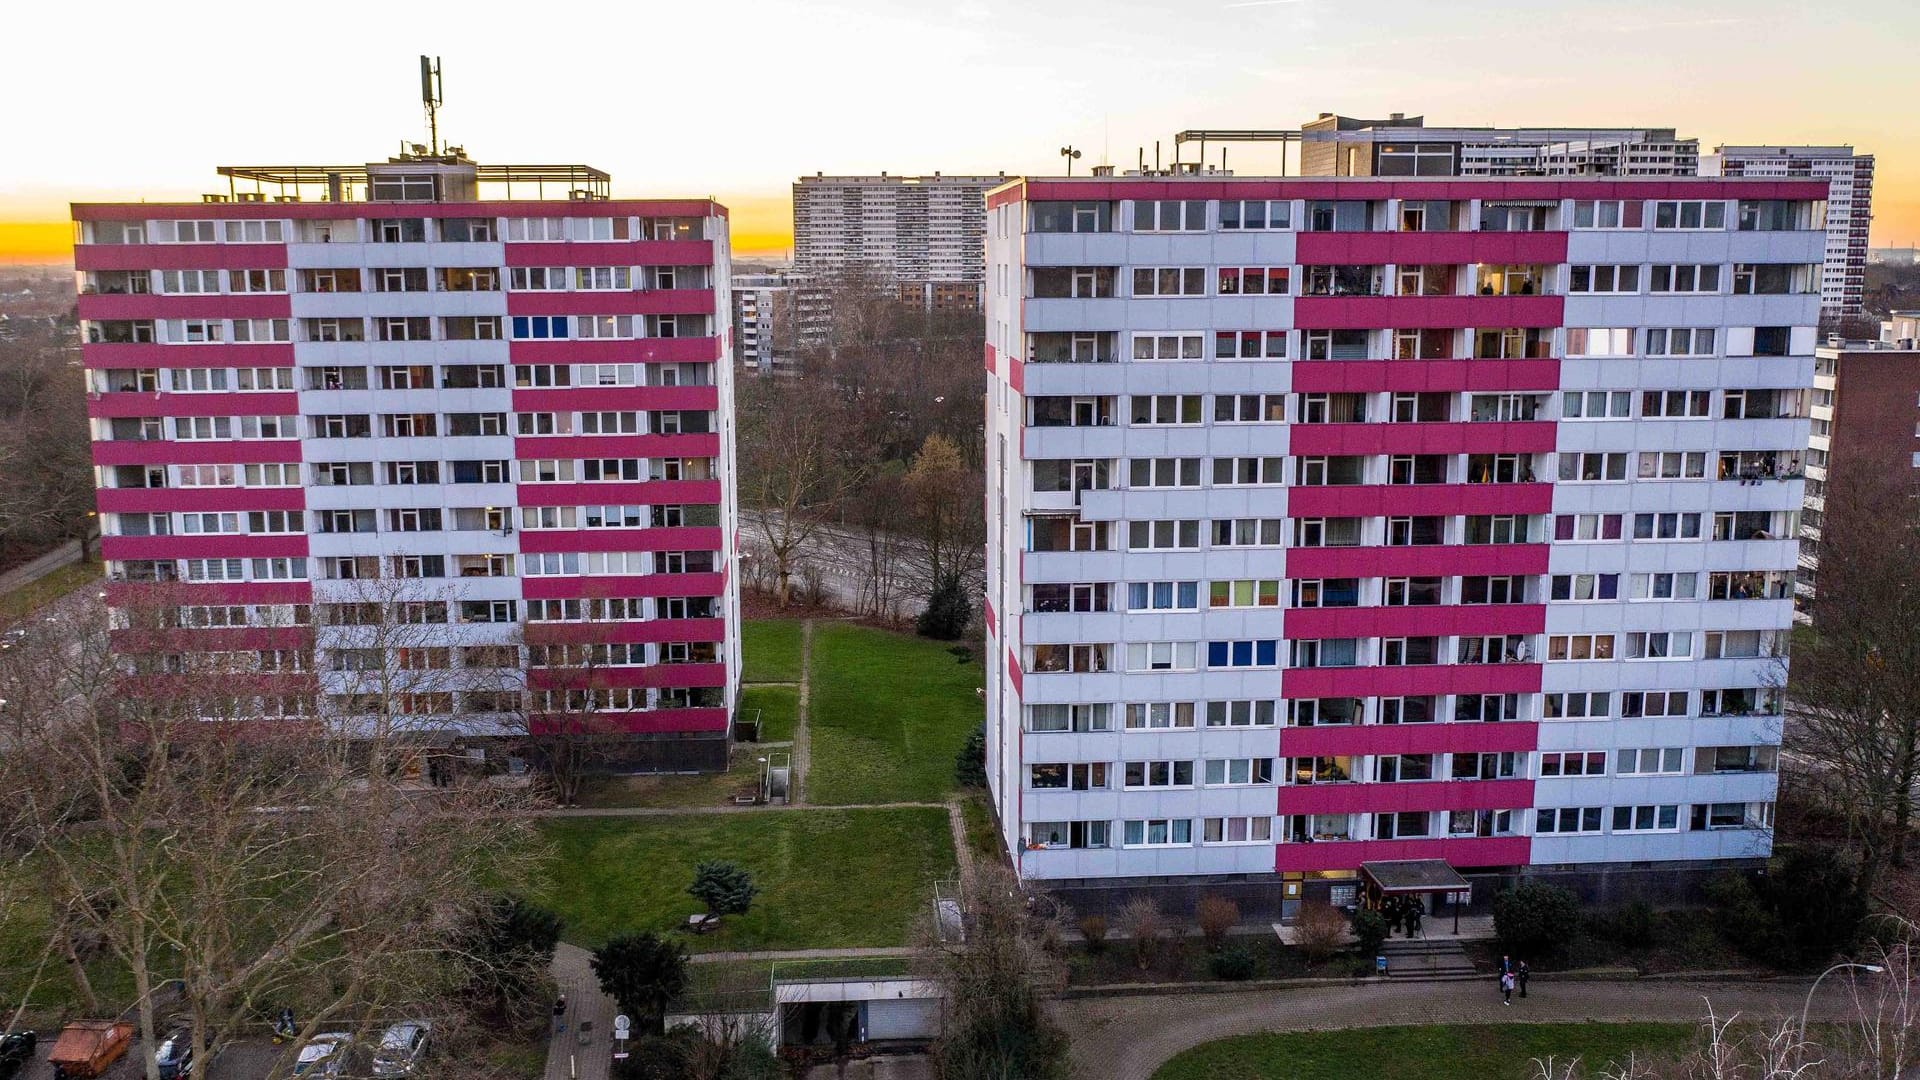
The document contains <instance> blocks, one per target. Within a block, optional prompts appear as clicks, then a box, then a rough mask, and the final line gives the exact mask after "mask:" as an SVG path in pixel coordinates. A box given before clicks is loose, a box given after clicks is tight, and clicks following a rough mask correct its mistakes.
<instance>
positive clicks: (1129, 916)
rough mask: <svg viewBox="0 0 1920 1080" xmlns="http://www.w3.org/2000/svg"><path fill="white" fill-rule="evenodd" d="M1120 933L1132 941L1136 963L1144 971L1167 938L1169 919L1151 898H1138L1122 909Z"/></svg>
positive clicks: (1128, 902)
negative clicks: (1161, 941)
mask: <svg viewBox="0 0 1920 1080" xmlns="http://www.w3.org/2000/svg"><path fill="white" fill-rule="evenodd" d="M1120 932H1121V933H1123V934H1125V935H1127V937H1128V938H1130V939H1132V940H1131V942H1130V944H1132V946H1133V960H1134V963H1136V964H1139V965H1140V969H1141V970H1142V971H1144V970H1146V967H1147V965H1148V964H1149V963H1151V962H1152V960H1153V953H1154V950H1155V949H1157V948H1159V947H1160V939H1161V938H1164V937H1166V936H1167V917H1166V916H1165V915H1163V914H1161V912H1160V905H1159V904H1156V903H1154V902H1153V899H1152V898H1151V897H1146V896H1136V897H1134V898H1133V899H1131V900H1129V901H1127V904H1126V906H1125V907H1123V908H1121V909H1120Z"/></svg>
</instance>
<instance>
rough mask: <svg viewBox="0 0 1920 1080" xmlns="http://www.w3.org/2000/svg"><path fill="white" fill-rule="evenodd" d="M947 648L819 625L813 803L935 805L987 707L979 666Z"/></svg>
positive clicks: (812, 713) (847, 626)
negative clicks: (979, 691) (978, 691)
mask: <svg viewBox="0 0 1920 1080" xmlns="http://www.w3.org/2000/svg"><path fill="white" fill-rule="evenodd" d="M947 649H948V646H947V645H945V644H942V643H940V642H937V641H929V640H927V639H925V638H916V637H910V636H908V635H905V634H894V633H889V632H887V631H885V630H875V629H872V628H871V627H865V626H856V625H853V624H851V623H822V624H816V625H815V626H814V631H813V670H812V672H811V673H810V676H809V678H810V680H811V687H812V694H813V697H812V701H811V703H810V705H809V707H808V710H807V732H808V739H809V740H810V742H811V745H812V762H813V774H812V776H811V777H809V778H808V780H807V798H808V799H809V800H810V801H812V802H815V803H822V804H829V805H838V804H854V803H883V802H936V801H939V800H941V799H944V798H946V797H947V795H948V794H949V793H950V792H951V791H952V790H953V759H954V756H955V755H956V754H958V753H959V752H960V747H961V745H962V744H963V743H965V742H966V740H967V734H968V733H969V732H971V731H973V730H974V729H975V728H977V727H979V726H980V724H981V722H982V720H983V718H984V716H985V709H984V707H983V706H982V705H981V703H980V699H979V696H978V695H977V694H976V693H975V690H976V689H977V688H978V687H979V686H980V668H979V666H978V665H976V664H974V663H972V662H970V661H964V662H963V661H959V660H956V659H955V657H954V656H953V654H952V653H949V652H948V651H947Z"/></svg>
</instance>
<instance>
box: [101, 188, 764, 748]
mask: <svg viewBox="0 0 1920 1080" xmlns="http://www.w3.org/2000/svg"><path fill="white" fill-rule="evenodd" d="M221 171H222V173H223V174H224V175H226V176H227V177H228V178H229V186H230V193H229V194H227V195H221V196H208V197H207V200H206V201H204V202H199V203H172V204H169V203H116V204H81V205H76V206H75V207H74V211H73V212H74V219H75V221H76V223H77V226H78V236H77V240H78V242H77V244H76V247H75V255H74V258H75V264H76V267H77V269H78V271H79V274H80V278H81V291H82V295H81V296H80V301H79V304H80V306H79V314H80V318H81V320H82V325H83V330H84V342H85V343H84V345H83V347H82V358H83V361H84V365H85V367H86V377H87V380H88V391H89V398H90V413H91V415H92V417H93V437H94V440H95V441H94V444H93V445H94V459H95V462H96V464H97V468H98V473H99V478H98V479H99V496H98V498H99V507H100V514H101V523H102V532H103V534H104V535H103V538H102V540H101V551H102V556H103V558H104V559H105V561H106V567H107V571H108V574H109V576H110V578H111V580H112V581H113V582H114V583H115V584H114V585H113V587H112V594H111V599H110V603H111V604H113V605H115V606H116V607H118V608H119V609H120V610H121V612H122V613H124V612H125V611H127V610H128V609H129V608H130V607H132V606H133V605H136V604H138V603H139V602H140V601H141V599H142V598H143V597H147V598H155V597H158V598H162V599H161V600H160V601H159V602H163V603H164V604H165V605H166V606H167V610H166V611H165V612H164V613H163V615H162V617H161V621H162V622H163V623H165V624H167V625H171V626H176V627H178V628H180V629H181V631H182V632H183V633H189V632H190V633H191V634H192V635H194V636H193V637H190V638H189V639H188V642H189V644H188V647H189V648H191V649H195V650H198V649H200V648H204V649H206V650H223V651H224V654H225V655H228V656H229V657H231V658H234V660H235V662H236V663H237V664H238V665H239V666H240V667H241V668H243V669H248V670H254V671H257V672H259V673H261V676H260V682H259V685H260V686H261V687H262V688H263V695H262V699H261V702H260V703H259V707H260V708H261V709H263V710H264V711H266V712H270V713H273V712H277V713H285V714H288V715H301V716H307V715H313V716H318V717H321V718H323V719H326V720H330V721H334V722H335V723H337V724H338V725H340V726H342V727H343V728H345V729H347V730H349V731H351V730H352V729H353V727H354V725H355V723H356V722H357V721H358V720H360V719H361V718H362V717H363V714H365V713H367V712H368V711H369V710H384V712H385V713H386V714H390V715H388V718H389V719H393V718H395V717H405V718H406V722H407V723H409V724H417V725H418V726H420V727H425V728H444V727H452V728H456V729H458V730H460V731H462V732H465V733H468V734H477V735H486V734H490V733H498V732H500V731H503V730H506V729H509V728H511V727H513V726H515V725H518V724H523V723H527V722H531V723H533V724H535V725H536V726H537V725H539V724H540V723H542V719H541V718H542V717H550V716H555V715H579V714H582V713H586V712H591V713H592V714H594V715H595V717H596V724H597V725H599V726H602V727H604V728H609V729H612V730H614V731H619V732H625V733H627V734H629V735H630V736H632V738H631V739H628V740H625V744H626V749H625V752H626V756H627V757H628V758H629V759H631V760H632V761H634V762H635V763H638V764H657V765H662V766H670V767H696V766H698V767H705V766H720V765H723V764H724V762H725V760H726V746H727V738H728V730H729V721H730V717H731V706H732V704H733V697H734V691H735V687H736V684H737V680H738V677H739V662H740V661H739V640H738V635H737V629H738V619H739V602H738V591H737V589H738V586H737V575H735V574H734V573H732V569H733V568H732V559H731V553H732V552H733V550H734V534H735V530H736V520H735V504H734V489H733V481H732V475H733V469H732V460H733V415H732V368H731V364H730V363H729V359H728V355H729V326H728V322H729V319H728V313H729V302H728V299H727V288H728V245H727V218H726V211H725V210H724V209H723V208H722V207H720V206H718V205H717V204H715V203H713V202H710V201H708V200H706V199H681V200H639V199H615V198H611V197H609V193H608V190H607V189H608V177H607V175H606V174H605V173H602V172H599V171H598V170H594V169H590V168H587V167H585V166H558V167H551V166H490V165H479V164H475V163H473V162H471V161H469V160H467V159H466V158H465V157H464V156H463V155H461V154H459V153H458V152H451V153H449V154H447V155H434V156H428V155H413V156H404V157H401V158H395V159H391V160H389V161H386V162H380V163H375V164H369V165H365V166H343V167H336V166H301V167H284V168H281V167H272V168H227V169H222V170H221ZM537 193H538V194H537ZM547 193H552V194H555V195H557V196H560V197H555V198H543V197H539V195H543V194H547ZM529 196H533V197H529ZM163 584H164V588H157V587H156V586H161V585H163ZM396 625H397V626H400V627H403V628H404V630H405V634H404V635H403V636H404V638H405V641H406V648H405V649H399V648H393V649H383V648H381V647H379V643H380V642H381V641H384V640H397V639H398V637H397V636H392V635H389V636H383V635H381V634H379V633H376V631H375V630H374V629H370V627H377V626H396ZM202 642H204V645H202V644H201V643H202ZM129 647H133V646H132V645H129ZM256 654H257V655H256ZM256 661H257V662H256ZM402 669H404V670H405V671H407V672H410V673H413V674H412V675H410V677H409V681H408V684H407V689H406V690H405V691H404V692H403V693H400V694H387V695H369V694H367V693H365V692H363V690H362V689H360V688H361V687H362V686H364V683H365V681H366V675H365V673H366V672H369V671H375V672H391V671H395V670H402ZM421 673H424V674H421ZM283 676H284V677H285V678H284V680H283V681H282V682H281V683H279V684H276V679H282V677H283ZM276 685H280V686H282V687H283V688H295V687H298V688H301V690H300V692H297V693H289V694H278V693H274V692H273V690H274V687H275V686H276ZM525 717H530V718H531V720H530V721H528V720H526V719H524V718H525ZM516 718H520V719H516Z"/></svg>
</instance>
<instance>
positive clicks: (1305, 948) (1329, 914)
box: [1293, 900, 1372, 962]
mask: <svg viewBox="0 0 1920 1080" xmlns="http://www.w3.org/2000/svg"><path fill="white" fill-rule="evenodd" d="M1293 933H1294V940H1296V941H1298V942H1299V943H1300V946H1299V947H1300V951H1301V952H1303V953H1305V954H1306V956H1307V960H1308V961H1309V962H1313V961H1319V960H1325V959H1326V958H1327V957H1329V956H1332V955H1333V954H1334V953H1335V952H1337V951H1339V948H1340V943H1341V942H1343V941H1345V940H1346V938H1347V917H1346V916H1345V915H1342V914H1340V911H1339V909H1338V908H1335V907H1334V906H1333V905H1332V904H1328V903H1323V902H1321V901H1318V900H1315V901H1313V902H1311V903H1306V904H1302V905H1300V914H1299V916H1297V917H1296V918H1295V919H1294V921H1293ZM1368 959H1372V956H1371V954H1369V956H1368Z"/></svg>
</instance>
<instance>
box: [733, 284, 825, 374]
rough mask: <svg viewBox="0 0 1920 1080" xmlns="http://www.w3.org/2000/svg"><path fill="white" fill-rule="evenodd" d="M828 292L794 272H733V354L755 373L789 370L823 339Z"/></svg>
mask: <svg viewBox="0 0 1920 1080" xmlns="http://www.w3.org/2000/svg"><path fill="white" fill-rule="evenodd" d="M831 310H832V297H831V295H830V294H829V292H828V290H827V289H825V288H823V287H821V286H817V285H809V284H808V283H807V282H806V279H804V278H801V277H800V276H798V275H797V274H793V273H790V272H784V271H783V272H775V273H769V274H735V275H733V354H734V360H735V361H736V362H737V363H739V365H740V368H741V370H743V371H748V372H752V373H753V374H756V375H775V374H783V373H787V372H791V371H792V370H794V368H795V366H796V365H797V364H798V363H799V361H800V355H801V353H802V351H803V350H805V349H807V348H809V347H812V346H816V345H820V344H823V343H825V341H826V340H827V337H828V331H829V325H828V324H829V320H830V318H831Z"/></svg>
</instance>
